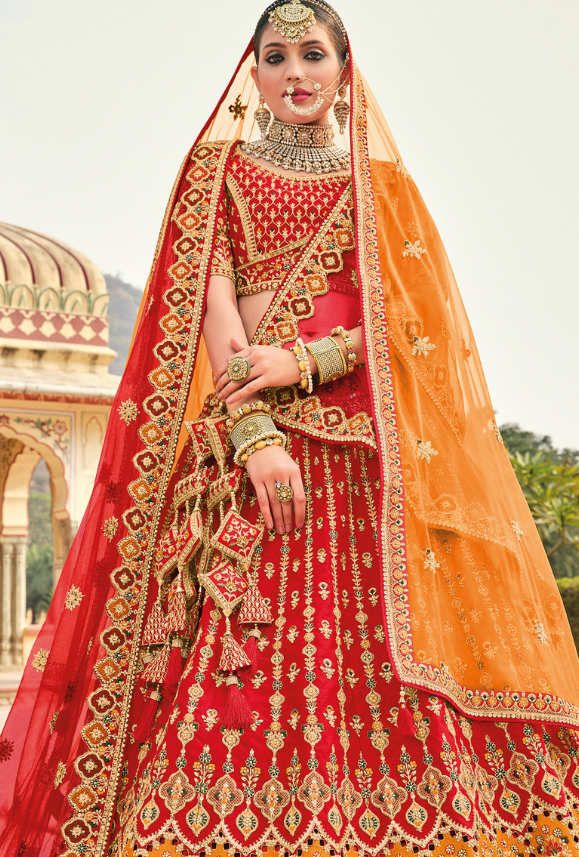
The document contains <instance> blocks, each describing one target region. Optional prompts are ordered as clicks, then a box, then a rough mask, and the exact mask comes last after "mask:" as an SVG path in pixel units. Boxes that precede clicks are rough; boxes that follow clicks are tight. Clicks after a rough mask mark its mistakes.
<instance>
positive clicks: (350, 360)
mask: <svg viewBox="0 0 579 857" xmlns="http://www.w3.org/2000/svg"><path fill="white" fill-rule="evenodd" d="M332 336H341V337H342V339H343V340H344V345H345V346H346V352H347V356H346V365H347V367H348V372H353V371H354V366H355V365H356V347H355V345H354V340H353V339H352V337H351V336H350V334H349V332H348V331H347V330H346V329H345V328H344V327H342V325H341V324H340V325H338V327H334V328H332Z"/></svg>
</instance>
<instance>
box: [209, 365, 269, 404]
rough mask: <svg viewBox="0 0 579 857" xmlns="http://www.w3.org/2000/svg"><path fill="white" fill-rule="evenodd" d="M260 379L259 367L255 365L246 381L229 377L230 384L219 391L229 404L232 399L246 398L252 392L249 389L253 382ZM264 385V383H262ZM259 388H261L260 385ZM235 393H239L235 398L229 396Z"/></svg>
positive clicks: (220, 395)
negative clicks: (231, 379)
mask: <svg viewBox="0 0 579 857" xmlns="http://www.w3.org/2000/svg"><path fill="white" fill-rule="evenodd" d="M259 379H260V375H259V369H256V368H255V367H254V368H252V369H251V370H250V372H249V375H248V376H247V378H246V379H245V380H244V381H229V379H227V380H228V384H227V385H226V386H225V387H223V388H222V389H221V390H220V391H219V398H220V399H226V400H227V404H230V403H231V402H232V401H236V400H237V399H244V398H245V397H246V396H248V395H249V393H250V392H251V390H250V389H249V385H250V384H251V382H253V381H257V382H259ZM262 386H264V385H263V384H262ZM258 389H260V387H259V385H258ZM234 394H237V395H236V397H235V399H230V398H228V397H229V396H232V395H234Z"/></svg>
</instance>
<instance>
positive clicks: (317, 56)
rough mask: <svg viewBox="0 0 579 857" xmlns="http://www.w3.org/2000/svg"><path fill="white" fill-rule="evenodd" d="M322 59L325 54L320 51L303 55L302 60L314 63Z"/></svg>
mask: <svg viewBox="0 0 579 857" xmlns="http://www.w3.org/2000/svg"><path fill="white" fill-rule="evenodd" d="M324 57H325V54H323V53H322V52H321V51H310V52H309V53H307V54H306V55H305V57H304V59H307V60H314V62H317V61H318V60H323V59H324Z"/></svg>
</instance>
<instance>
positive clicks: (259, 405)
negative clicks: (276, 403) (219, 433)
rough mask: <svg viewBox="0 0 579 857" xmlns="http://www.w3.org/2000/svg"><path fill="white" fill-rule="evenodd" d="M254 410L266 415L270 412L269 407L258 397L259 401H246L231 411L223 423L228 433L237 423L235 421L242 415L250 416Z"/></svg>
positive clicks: (241, 417) (240, 418)
mask: <svg viewBox="0 0 579 857" xmlns="http://www.w3.org/2000/svg"><path fill="white" fill-rule="evenodd" d="M254 412H258V413H262V414H266V415H267V414H269V413H270V412H271V407H270V406H269V405H267V404H266V403H265V402H262V400H261V399H259V401H257V402H247V403H246V404H245V405H242V406H241V407H240V408H238V409H237V410H236V411H232V412H231V413H230V414H229V419H228V420H227V421H226V423H225V425H226V426H227V428H228V429H229V431H230V433H231V430H232V429H233V427H234V426H235V425H237V423H238V422H239V421H240V420H242V419H243V417H247V416H250V415H251V414H252V413H254Z"/></svg>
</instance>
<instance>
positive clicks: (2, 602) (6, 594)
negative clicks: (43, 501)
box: [0, 539, 14, 669]
mask: <svg viewBox="0 0 579 857" xmlns="http://www.w3.org/2000/svg"><path fill="white" fill-rule="evenodd" d="M13 558H14V544H12V542H9V541H5V540H4V539H2V541H1V542H0V575H1V581H0V669H1V668H2V667H4V668H6V667H11V666H12V653H11V645H10V642H11V640H10V638H11V636H12V567H13Z"/></svg>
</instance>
